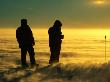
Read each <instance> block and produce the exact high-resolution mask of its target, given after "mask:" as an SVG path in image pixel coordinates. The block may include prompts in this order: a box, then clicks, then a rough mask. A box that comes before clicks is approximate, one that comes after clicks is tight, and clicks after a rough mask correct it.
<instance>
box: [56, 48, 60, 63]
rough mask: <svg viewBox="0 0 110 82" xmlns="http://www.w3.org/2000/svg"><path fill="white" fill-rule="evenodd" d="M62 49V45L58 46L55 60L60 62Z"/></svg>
mask: <svg viewBox="0 0 110 82" xmlns="http://www.w3.org/2000/svg"><path fill="white" fill-rule="evenodd" d="M60 50H61V46H58V47H56V51H55V62H59V56H60Z"/></svg>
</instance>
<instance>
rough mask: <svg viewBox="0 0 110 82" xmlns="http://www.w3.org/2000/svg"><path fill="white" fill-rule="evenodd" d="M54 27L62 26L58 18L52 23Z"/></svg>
mask: <svg viewBox="0 0 110 82" xmlns="http://www.w3.org/2000/svg"><path fill="white" fill-rule="evenodd" d="M53 26H54V27H61V26H62V23H61V21H59V20H56V21H55V22H54V25H53Z"/></svg>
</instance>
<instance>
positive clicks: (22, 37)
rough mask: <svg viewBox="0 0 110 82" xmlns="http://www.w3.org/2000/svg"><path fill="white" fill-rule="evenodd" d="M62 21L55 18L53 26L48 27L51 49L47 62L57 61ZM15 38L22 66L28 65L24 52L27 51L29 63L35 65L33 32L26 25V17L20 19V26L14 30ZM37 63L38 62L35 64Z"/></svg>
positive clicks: (61, 36)
mask: <svg viewBox="0 0 110 82" xmlns="http://www.w3.org/2000/svg"><path fill="white" fill-rule="evenodd" d="M61 26H62V23H61V22H60V21H59V20H56V21H55V23H54V25H53V27H51V28H49V30H48V34H49V47H50V51H51V56H50V60H49V64H53V63H57V62H59V55H60V50H61V43H62V39H63V38H64V35H62V32H61ZM16 38H17V41H18V43H19V48H20V49H21V63H22V66H23V67H28V64H27V62H26V54H27V52H28V53H29V56H30V62H31V65H32V66H34V65H36V62H35V57H34V55H35V53H34V48H33V46H34V45H35V42H34V37H33V33H32V31H31V29H30V27H29V26H28V25H27V20H26V19H21V26H20V27H18V28H17V30H16ZM37 65H38V64H37Z"/></svg>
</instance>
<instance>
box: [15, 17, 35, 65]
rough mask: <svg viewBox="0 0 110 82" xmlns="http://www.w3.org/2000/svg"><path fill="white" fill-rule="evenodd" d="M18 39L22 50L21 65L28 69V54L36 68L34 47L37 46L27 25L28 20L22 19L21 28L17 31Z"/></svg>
mask: <svg viewBox="0 0 110 82" xmlns="http://www.w3.org/2000/svg"><path fill="white" fill-rule="evenodd" d="M16 38H17V41H18V43H19V48H21V63H22V66H24V67H27V66H28V64H27V62H26V54H27V52H28V53H29V56H30V62H31V65H32V66H34V65H35V64H36V62H35V57H34V55H35V53H34V48H33V46H34V45H35V42H34V38H33V34H32V31H31V29H30V27H29V26H28V25H27V19H21V26H20V27H18V28H17V30H16Z"/></svg>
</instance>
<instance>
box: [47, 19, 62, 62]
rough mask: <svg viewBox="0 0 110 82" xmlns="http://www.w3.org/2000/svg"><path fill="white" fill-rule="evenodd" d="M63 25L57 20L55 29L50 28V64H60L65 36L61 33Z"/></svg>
mask: <svg viewBox="0 0 110 82" xmlns="http://www.w3.org/2000/svg"><path fill="white" fill-rule="evenodd" d="M61 26H62V23H61V22H60V21H59V20H56V21H55V23H54V25H53V27H50V28H49V30H48V34H49V47H50V52H51V56H50V60H49V64H53V63H58V62H59V55H60V50H61V43H62V39H63V38H64V35H62V32H61Z"/></svg>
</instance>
